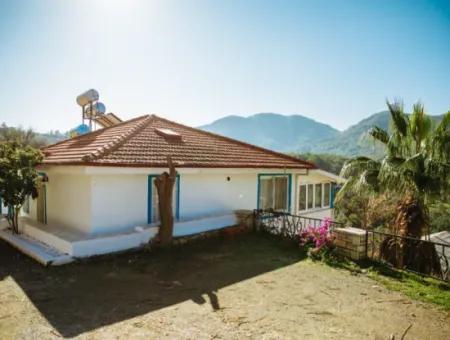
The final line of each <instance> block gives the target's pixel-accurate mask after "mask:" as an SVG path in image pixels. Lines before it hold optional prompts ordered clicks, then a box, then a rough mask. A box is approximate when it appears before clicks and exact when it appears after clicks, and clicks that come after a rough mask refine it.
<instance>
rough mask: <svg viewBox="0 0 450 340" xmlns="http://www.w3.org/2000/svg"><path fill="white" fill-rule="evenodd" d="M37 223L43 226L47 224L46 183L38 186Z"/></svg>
mask: <svg viewBox="0 0 450 340" xmlns="http://www.w3.org/2000/svg"><path fill="white" fill-rule="evenodd" d="M36 200H37V201H36V210H37V221H38V222H40V223H43V224H46V223H47V190H46V188H45V183H42V182H41V183H39V185H38V197H37V199H36Z"/></svg>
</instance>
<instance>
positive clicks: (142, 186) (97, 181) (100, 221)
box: [91, 174, 148, 234]
mask: <svg viewBox="0 0 450 340" xmlns="http://www.w3.org/2000/svg"><path fill="white" fill-rule="evenodd" d="M147 178H148V176H147V175H128V174H124V175H94V176H92V229H91V233H93V234H102V233H109V232H116V231H121V230H126V229H130V228H133V227H135V226H138V225H145V224H147V199H148V193H147V191H148V190H147Z"/></svg>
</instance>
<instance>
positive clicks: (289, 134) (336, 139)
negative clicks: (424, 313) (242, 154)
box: [2, 111, 442, 157]
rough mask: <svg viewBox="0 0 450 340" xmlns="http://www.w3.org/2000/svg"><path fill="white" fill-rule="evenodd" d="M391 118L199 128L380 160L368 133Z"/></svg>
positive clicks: (286, 147)
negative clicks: (342, 125) (342, 126)
mask: <svg viewBox="0 0 450 340" xmlns="http://www.w3.org/2000/svg"><path fill="white" fill-rule="evenodd" d="M431 117H432V118H433V120H434V121H436V122H438V121H440V120H441V119H442V115H441V116H431ZM389 119H390V115H389V112H387V111H382V112H378V113H375V114H372V115H370V116H369V117H367V118H365V119H363V120H361V121H360V122H358V123H356V124H355V125H352V126H350V127H349V128H348V129H346V130H344V131H339V130H338V129H336V128H334V127H332V126H330V125H328V124H324V123H320V122H317V121H315V120H314V119H311V118H308V117H305V116H302V115H283V114H279V113H257V114H254V115H251V116H248V117H242V116H237V115H229V116H226V117H223V118H220V119H218V120H216V121H214V122H212V123H211V124H208V125H203V126H200V127H199V128H200V129H203V130H205V131H210V132H214V133H217V134H219V135H223V136H227V137H230V138H234V139H237V140H241V141H244V142H247V143H251V144H254V145H258V146H261V147H264V148H268V149H272V150H276V151H280V152H287V153H296V154H306V153H315V154H334V155H340V156H345V157H353V156H358V155H365V156H372V157H379V156H382V155H383V152H384V150H383V148H382V147H381V146H380V145H378V144H375V143H374V142H373V141H372V140H370V139H369V138H367V131H368V130H369V129H370V128H371V127H373V126H379V127H381V128H384V129H387V128H388V126H389ZM2 128H7V127H6V125H2ZM36 135H37V136H36V137H37V139H38V140H39V141H40V144H43V145H45V144H52V143H55V142H57V141H59V140H62V139H66V138H68V133H61V132H59V131H52V132H49V133H36Z"/></svg>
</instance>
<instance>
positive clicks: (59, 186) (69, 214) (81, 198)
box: [30, 173, 91, 233]
mask: <svg viewBox="0 0 450 340" xmlns="http://www.w3.org/2000/svg"><path fill="white" fill-rule="evenodd" d="M48 177H49V181H48V182H47V183H46V184H45V185H46V199H47V202H46V206H47V209H46V210H47V224H51V225H59V226H61V227H62V228H70V229H75V230H78V231H81V232H84V233H89V232H90V226H91V176H87V175H78V174H59V173H56V174H52V173H49V174H48ZM30 208H31V207H30ZM35 209H36V201H34V202H33V208H31V210H30V215H32V216H33V218H34V219H36V211H35Z"/></svg>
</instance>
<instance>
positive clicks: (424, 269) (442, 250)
mask: <svg viewBox="0 0 450 340" xmlns="http://www.w3.org/2000/svg"><path fill="white" fill-rule="evenodd" d="M253 215H254V216H253V219H254V224H255V227H256V228H257V229H259V230H264V231H266V232H269V233H271V234H276V235H280V236H282V237H286V238H289V239H294V240H296V239H297V238H298V235H299V234H300V233H301V232H302V231H303V230H305V229H306V228H308V227H309V226H311V227H313V228H318V227H320V226H321V225H322V223H323V222H324V220H322V219H317V218H312V217H307V216H301V215H293V214H289V213H283V212H277V211H273V210H255V211H254V213H253ZM328 223H329V230H330V232H333V230H334V229H335V228H344V227H345V225H344V224H343V223H340V222H335V221H329V222H328ZM364 240H365V250H363V253H364V252H365V254H366V258H367V259H369V260H372V261H375V262H379V263H383V264H387V265H389V266H392V267H395V268H398V269H403V270H408V271H412V272H415V273H418V274H421V275H428V276H432V277H435V278H438V279H441V280H445V281H450V245H449V244H445V243H439V242H433V241H429V240H424V239H418V238H413V237H405V236H399V235H395V234H390V233H384V232H381V231H367V232H366V237H365V238H364Z"/></svg>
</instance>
